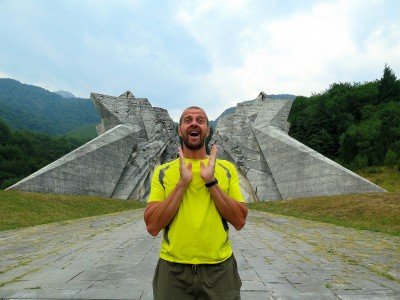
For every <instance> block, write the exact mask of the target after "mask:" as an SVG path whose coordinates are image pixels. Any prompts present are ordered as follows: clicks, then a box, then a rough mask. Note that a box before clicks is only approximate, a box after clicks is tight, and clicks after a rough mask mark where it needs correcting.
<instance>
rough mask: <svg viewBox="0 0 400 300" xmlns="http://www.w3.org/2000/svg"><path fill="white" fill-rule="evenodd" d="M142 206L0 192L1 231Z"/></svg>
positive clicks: (108, 201) (98, 199)
mask: <svg viewBox="0 0 400 300" xmlns="http://www.w3.org/2000/svg"><path fill="white" fill-rule="evenodd" d="M144 206H145V204H143V203H140V202H137V201H127V200H116V199H109V198H101V197H96V196H80V195H55V194H43V193H28V192H20V191H2V190H0V215H1V218H0V230H8V229H14V228H19V227H28V226H35V225H39V224H46V223H51V222H58V221H65V220H71V219H78V218H84V217H90V216H97V215H104V214H109V213H113V212H118V211H124V210H130V209H136V208H141V207H144Z"/></svg>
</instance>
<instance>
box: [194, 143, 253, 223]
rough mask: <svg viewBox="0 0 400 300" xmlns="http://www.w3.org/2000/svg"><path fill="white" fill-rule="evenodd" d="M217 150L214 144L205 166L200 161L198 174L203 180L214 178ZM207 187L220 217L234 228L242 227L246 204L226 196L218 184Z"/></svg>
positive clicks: (208, 180)
mask: <svg viewBox="0 0 400 300" xmlns="http://www.w3.org/2000/svg"><path fill="white" fill-rule="evenodd" d="M217 151H218V148H217V145H216V144H214V145H213V146H212V148H211V153H210V157H209V160H208V164H207V166H205V165H204V163H203V162H201V163H200V167H201V171H200V176H201V178H202V179H203V180H204V182H211V181H214V180H215V177H214V172H215V162H216V157H217ZM208 189H209V191H210V194H211V197H212V198H213V200H214V203H215V206H216V207H217V209H218V211H219V212H220V214H221V215H222V217H223V218H224V219H225V220H226V221H228V222H229V223H231V224H232V225H233V227H235V229H236V230H240V229H242V228H243V227H244V225H245V224H246V217H247V213H248V209H247V206H246V204H244V203H242V202H239V201H236V200H235V199H232V198H230V197H228V195H227V194H226V193H225V192H224V191H223V190H222V189H221V188H220V187H219V186H218V185H213V186H211V187H209V188H208Z"/></svg>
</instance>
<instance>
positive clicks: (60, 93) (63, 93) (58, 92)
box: [54, 91, 76, 98]
mask: <svg viewBox="0 0 400 300" xmlns="http://www.w3.org/2000/svg"><path fill="white" fill-rule="evenodd" d="M54 93H56V94H58V95H60V96H61V97H63V98H76V97H75V95H74V94H72V93H70V92H67V91H57V92H54Z"/></svg>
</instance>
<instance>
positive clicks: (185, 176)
mask: <svg viewBox="0 0 400 300" xmlns="http://www.w3.org/2000/svg"><path fill="white" fill-rule="evenodd" d="M178 154H179V171H180V175H181V177H180V179H179V181H180V182H182V184H183V185H184V186H188V185H189V184H190V182H192V179H193V174H192V163H191V162H190V163H189V164H188V166H187V167H186V163H185V156H184V155H183V151H182V148H181V147H180V146H179V147H178Z"/></svg>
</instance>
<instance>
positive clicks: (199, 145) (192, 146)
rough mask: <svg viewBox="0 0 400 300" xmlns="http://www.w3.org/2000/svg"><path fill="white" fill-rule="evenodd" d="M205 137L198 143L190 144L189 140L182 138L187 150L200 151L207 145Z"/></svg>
mask: <svg viewBox="0 0 400 300" xmlns="http://www.w3.org/2000/svg"><path fill="white" fill-rule="evenodd" d="M205 140H206V139H205V137H202V138H200V140H199V141H198V142H197V143H190V142H189V139H188V138H187V137H186V138H182V141H183V144H184V145H185V146H186V148H188V149H190V150H199V149H201V148H202V147H203V146H204V144H205Z"/></svg>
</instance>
